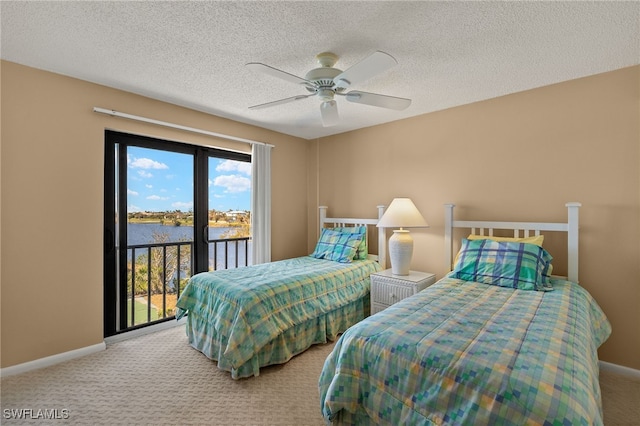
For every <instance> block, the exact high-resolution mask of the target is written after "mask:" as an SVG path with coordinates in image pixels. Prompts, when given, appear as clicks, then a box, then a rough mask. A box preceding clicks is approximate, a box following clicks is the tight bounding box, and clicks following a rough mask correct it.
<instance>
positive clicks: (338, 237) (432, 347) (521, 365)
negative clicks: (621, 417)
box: [178, 203, 611, 425]
mask: <svg viewBox="0 0 640 426" xmlns="http://www.w3.org/2000/svg"><path fill="white" fill-rule="evenodd" d="M579 206H580V205H579V204H578V203H569V204H567V207H568V220H567V222H566V223H532V222H487V221H459V220H454V219H453V207H454V206H453V205H446V206H445V246H446V251H445V253H446V255H445V260H446V262H447V264H448V265H449V266H450V267H451V270H452V272H451V273H449V274H447V275H446V276H445V277H444V278H442V279H441V280H440V281H438V282H437V283H436V284H434V285H432V286H430V287H428V288H427V289H425V290H423V291H422V292H420V293H418V294H416V295H414V296H411V297H409V298H407V299H404V300H402V301H400V302H398V303H396V304H394V305H393V306H391V307H389V308H387V309H385V310H384V311H382V312H379V313H377V314H375V315H372V316H369V303H370V302H369V275H370V274H371V273H372V272H375V271H380V270H382V269H384V268H385V265H384V259H385V258H386V253H385V247H386V241H385V235H384V232H379V236H378V239H377V240H378V254H379V256H378V257H375V256H372V255H369V254H368V249H367V248H368V240H367V239H366V236H367V235H368V234H367V232H366V227H372V226H375V224H376V223H377V219H339V218H327V217H326V208H321V210H320V217H321V221H320V227H321V233H320V239H319V242H318V244H317V246H316V250H314V253H313V254H312V256H305V257H301V258H296V259H290V260H285V261H279V262H272V263H270V264H264V265H255V266H252V267H246V268H239V269H237V270H228V271H217V272H214V273H203V274H198V275H195V276H194V277H192V279H191V281H190V283H189V285H188V286H187V287H186V288H185V290H184V292H183V294H182V295H181V297H180V299H179V301H178V308H179V311H178V316H183V315H184V314H185V313H187V312H188V317H187V318H188V319H187V334H188V338H189V342H190V344H191V345H192V346H193V347H194V348H196V349H198V350H199V351H201V352H202V353H204V354H205V355H206V356H207V357H209V358H211V359H213V360H216V361H217V362H218V368H221V369H223V370H226V371H230V372H231V375H232V377H233V378H240V377H249V376H252V375H258V374H259V370H260V367H263V366H266V365H271V364H278V363H284V362H286V361H288V360H289V359H290V358H291V357H292V356H294V355H295V354H297V353H300V352H302V351H304V350H306V349H307V348H308V347H309V346H311V345H312V344H315V343H324V342H326V341H327V340H334V339H336V338H338V336H339V335H340V334H341V336H339V338H338V341H337V342H336V345H335V347H334V349H333V351H332V352H331V354H330V355H329V357H328V358H327V360H326V361H325V365H324V367H323V370H322V373H321V375H320V378H319V392H320V398H321V404H320V405H321V406H320V409H321V412H322V415H323V417H324V419H325V421H326V423H327V424H388V425H398V424H425V425H440V424H447V425H466V424H513V425H524V424H540V425H556V424H558V425H564V424H571V425H576V424H584V425H593V424H595V425H600V424H603V420H602V404H601V398H600V388H599V383H598V364H597V362H598V359H597V348H598V346H600V345H601V344H602V343H603V342H604V341H605V340H606V339H607V337H608V336H609V334H610V333H611V327H610V325H609V322H608V321H607V319H606V317H605V315H604V313H603V312H602V310H601V309H600V308H599V306H598V305H597V303H596V302H595V301H594V299H593V298H592V297H591V296H590V295H589V293H588V292H587V291H586V290H584V289H583V288H582V287H580V286H579V285H578V284H577V283H578V208H579ZM382 213H383V208H382V207H379V209H378V218H380V217H381V216H382ZM327 226H329V227H330V228H327ZM459 228H464V229H470V232H471V235H467V233H468V232H469V231H467V233H465V234H464V238H460V239H459V238H458V236H459V235H461V234H460V232H461V231H456V230H457V229H459ZM327 229H329V230H327ZM505 229H507V230H510V232H513V237H510V238H504V237H497V236H495V235H494V230H505ZM546 232H563V233H564V232H566V234H567V248H568V250H567V255H568V257H567V259H568V265H567V277H566V279H564V278H561V277H557V276H553V275H551V274H552V265H553V263H552V258H551V256H550V255H549V253H548V252H547V251H546V250H545V249H544V248H543V247H542V244H543V238H544V236H543V233H546ZM357 233H360V234H362V235H363V236H364V239H362V240H358V243H357V244H356V243H355V241H356V240H357V238H356V237H355V236H353V237H352V236H349V235H347V234H357ZM498 233H500V232H498ZM460 240H461V241H462V242H461V244H460V248H459V250H458V247H457V241H460ZM323 242H324V243H327V242H328V243H329V244H328V245H327V244H324V245H323ZM331 243H336V244H333V245H332V244H331ZM345 245H348V246H349V250H347V252H345V250H344V246H345ZM356 245H357V248H356V249H355V250H353V248H354V246H356ZM338 248H339V249H338ZM455 253H457V256H455V260H452V259H454V254H455ZM314 255H315V256H314ZM346 259H350V260H348V261H347V260H346ZM274 276H275V277H277V278H278V280H274V279H273V277H274ZM367 317H368V318H367Z"/></svg>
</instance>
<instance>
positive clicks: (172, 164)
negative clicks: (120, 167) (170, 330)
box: [127, 146, 251, 212]
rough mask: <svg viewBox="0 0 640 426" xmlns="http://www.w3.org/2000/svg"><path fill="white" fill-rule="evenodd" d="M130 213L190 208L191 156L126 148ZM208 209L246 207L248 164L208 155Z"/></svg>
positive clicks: (249, 186) (248, 181) (249, 180)
mask: <svg viewBox="0 0 640 426" xmlns="http://www.w3.org/2000/svg"><path fill="white" fill-rule="evenodd" d="M127 168H128V171H127V174H128V182H127V206H128V211H129V212H136V211H167V210H181V211H183V212H187V211H189V210H193V157H192V156H191V155H188V154H180V153H175V152H168V151H159V150H154V149H147V148H139V147H131V146H130V147H128V148H127ZM208 192H209V209H215V210H222V211H228V210H249V209H250V207H251V163H245V162H240V161H233V160H222V159H217V158H210V160H209V190H208Z"/></svg>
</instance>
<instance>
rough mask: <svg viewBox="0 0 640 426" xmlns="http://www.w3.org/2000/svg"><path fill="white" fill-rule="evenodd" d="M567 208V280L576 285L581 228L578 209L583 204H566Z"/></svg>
mask: <svg viewBox="0 0 640 426" xmlns="http://www.w3.org/2000/svg"><path fill="white" fill-rule="evenodd" d="M565 206H566V207H567V214H568V220H567V224H568V226H567V246H568V247H567V249H568V253H569V254H568V256H569V258H568V259H567V279H568V280H569V281H573V282H575V283H577V282H578V234H579V232H578V228H579V226H578V225H579V219H578V209H579V208H580V206H582V204H580V203H578V202H571V203H567V204H565Z"/></svg>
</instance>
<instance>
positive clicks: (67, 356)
mask: <svg viewBox="0 0 640 426" xmlns="http://www.w3.org/2000/svg"><path fill="white" fill-rule="evenodd" d="M106 348H107V345H106V344H105V343H104V342H102V343H97V344H95V345H91V346H86V347H84V348H80V349H74V350H72V351H68V352H63V353H61V354H56V355H51V356H48V357H44V358H40V359H36V360H34V361H29V362H25V363H22V364H18V365H12V366H11V367H5V368H2V369H0V377H9V376H14V375H16V374H21V373H26V372H27V371H32V370H37V369H39V368H44V367H49V366H52V365H55V364H59V363H61V362H65V361H69V360H72V359H75V358H80V357H82V356H85V355H91V354H93V353H96V352H100V351H103V350H105V349H106Z"/></svg>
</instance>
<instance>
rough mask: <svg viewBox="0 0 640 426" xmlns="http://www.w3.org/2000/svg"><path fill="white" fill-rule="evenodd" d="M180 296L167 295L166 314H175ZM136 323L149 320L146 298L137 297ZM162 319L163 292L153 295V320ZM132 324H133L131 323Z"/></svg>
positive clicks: (168, 315)
mask: <svg viewBox="0 0 640 426" xmlns="http://www.w3.org/2000/svg"><path fill="white" fill-rule="evenodd" d="M177 301H178V298H177V296H176V295H175V294H167V295H166V303H167V305H166V308H167V310H166V313H167V314H166V316H167V317H170V316H172V315H175V309H176V302H177ZM134 306H135V321H136V323H135V325H140V324H144V323H146V322H148V321H147V303H146V297H145V298H136V300H135V304H134ZM158 319H162V294H152V295H151V321H155V320H158ZM129 326H131V324H129Z"/></svg>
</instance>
